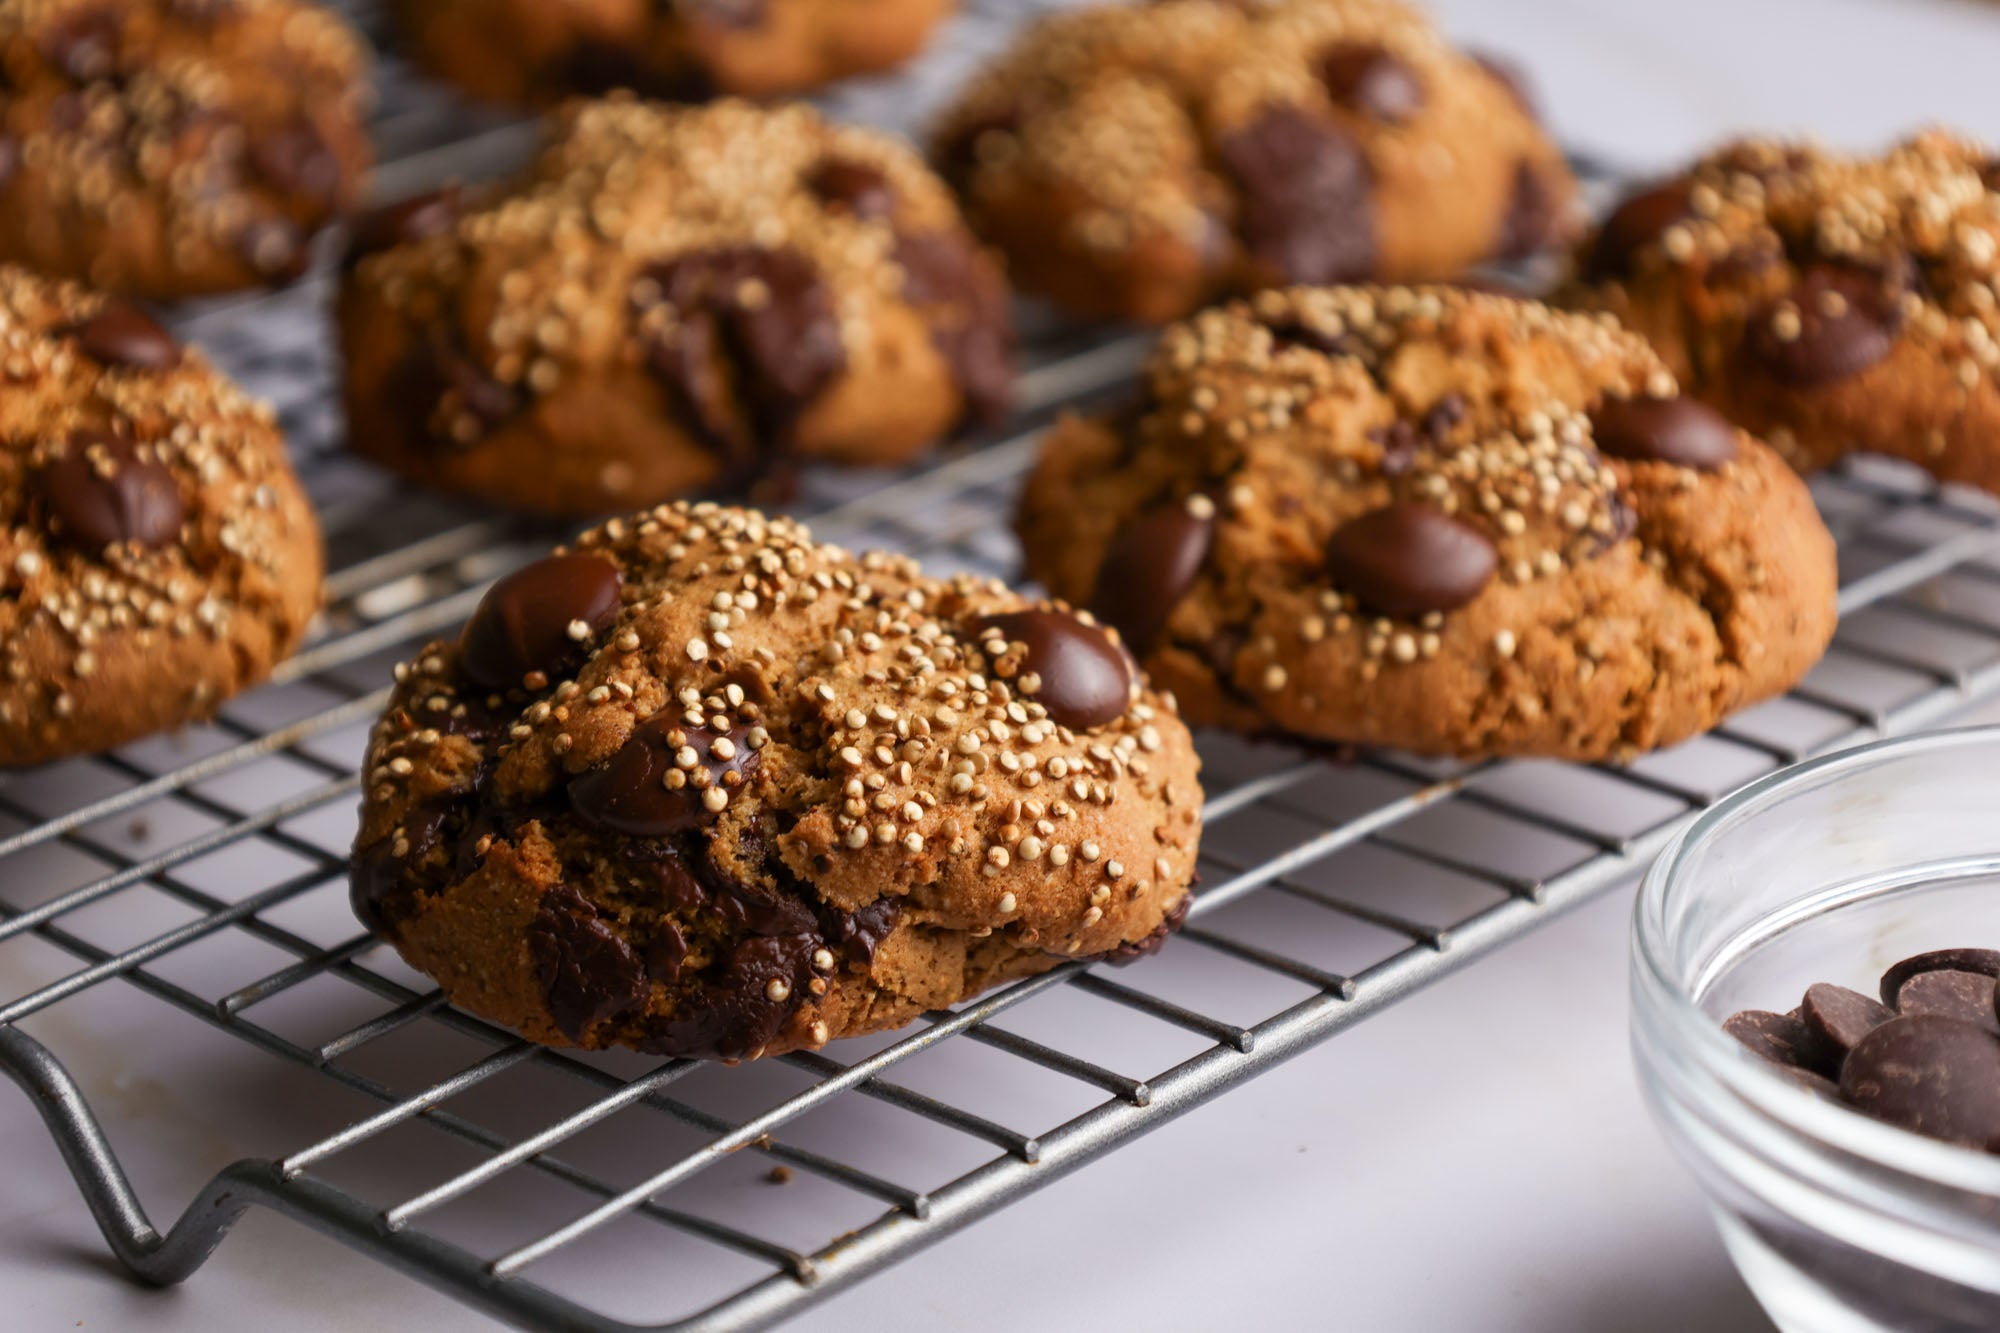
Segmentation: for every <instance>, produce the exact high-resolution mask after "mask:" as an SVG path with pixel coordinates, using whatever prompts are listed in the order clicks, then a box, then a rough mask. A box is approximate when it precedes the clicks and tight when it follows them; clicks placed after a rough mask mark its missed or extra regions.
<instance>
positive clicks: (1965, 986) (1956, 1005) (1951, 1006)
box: [1896, 970, 2000, 1037]
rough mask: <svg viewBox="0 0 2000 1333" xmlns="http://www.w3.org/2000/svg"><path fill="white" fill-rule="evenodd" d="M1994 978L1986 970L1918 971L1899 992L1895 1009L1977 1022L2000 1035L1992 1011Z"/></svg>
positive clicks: (1908, 1013)
mask: <svg viewBox="0 0 2000 1333" xmlns="http://www.w3.org/2000/svg"><path fill="white" fill-rule="evenodd" d="M1993 993H1994V980H1993V978H1992V977H1989V976H1987V975H1986V974H1985V973H1983V972H1957V971H1950V970H1946V971H1941V972H1919V973H1917V974H1916V975H1915V976H1913V977H1911V978H1910V979H1909V980H1908V981H1906V982H1904V983H1903V987H1902V989H1901V990H1899V991H1897V992H1896V1012H1897V1013H1899V1014H1903V1015H1905V1016H1909V1015H1913V1014H1932V1015H1935V1016H1936V1017H1939V1018H1956V1019H1958V1020H1959V1021H1960V1022H1962V1023H1974V1024H1977V1025H1978V1026H1980V1027H1983V1028H1985V1029H1986V1030H1987V1031H1988V1032H1991V1033H1992V1034H1993V1035H1994V1036H1996V1037H2000V1018H1996V1017H1995V1015H1994V1012H1993Z"/></svg>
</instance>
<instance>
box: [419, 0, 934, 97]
mask: <svg viewBox="0 0 2000 1333" xmlns="http://www.w3.org/2000/svg"><path fill="white" fill-rule="evenodd" d="M952 7H953V6H952V0H673V2H672V3H667V2H666V0H395V3H393V4H392V5H391V6H390V10H391V13H392V14H393V15H394V17H395V19H396V21H397V24H398V26H399V27H400V28H401V30H402V32H403V35H404V37H405V39H406V41H407V44H408V46H409V47H410V50H411V52H412V54H413V55H414V56H415V58H416V60H417V63H418V64H419V65H421V66H423V67H424V68H425V69H427V70H429V71H430V72H431V73H433V74H435V75H437V76H438V77H440V78H443V79H448V80H450V81H451V82H453V83H455V84H457V85H458V86H460V87H461V88H464V89H465V90H466V91H468V92H470V93H472V94H473V95H474V96H476V97H484V98H488V99H491V100H495V101H503V102H525V103H532V104H549V103H553V102H557V101H560V100H561V99H562V98H564V97H566V96H568V95H570V94H572V93H607V92H611V91H613V90H615V89H620V88H624V89H630V90H632V91H634V92H637V93H640V94H642V95H644V96H647V97H659V98H665V99H667V100H669V101H679V102H687V101H700V100H703V99H705V98H709V97H714V96H717V95H718V94H727V93H734V94H738V95H740V96H744V97H777V96H782V95H784V94H787V93H801V92H805V91H808V90H810V89H813V88H817V87H819V86H821V85H822V84H827V83H831V82H833V81H835V80H836V79H844V78H848V77H850V76H852V75H856V74H868V73H873V72H875V71H878V70H886V69H891V68H893V67H895V66H897V65H900V64H902V63H903V62H904V61H905V60H907V59H909V58H910V57H911V56H913V55H915V54H916V53H917V51H918V50H920V49H921V48H922V47H923V44H924V41H925V39H926V38H928V37H929V36H930V32H931V29H932V28H934V27H935V26H937V24H938V22H939V21H940V20H942V19H943V18H944V17H945V15H947V14H948V13H950V12H951V10H952Z"/></svg>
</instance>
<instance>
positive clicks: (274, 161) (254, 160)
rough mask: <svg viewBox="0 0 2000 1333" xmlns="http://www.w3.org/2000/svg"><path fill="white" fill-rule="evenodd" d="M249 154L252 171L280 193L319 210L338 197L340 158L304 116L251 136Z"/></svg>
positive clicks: (317, 129)
mask: <svg viewBox="0 0 2000 1333" xmlns="http://www.w3.org/2000/svg"><path fill="white" fill-rule="evenodd" d="M248 152H249V158H250V167H251V169H252V170H253V171H255V172H256V173H257V176H258V178H259V179H260V180H262V181H263V182H264V184H266V185H268V186H269V187H270V188H271V189H273V190H276V191H277V192H278V193H280V194H284V195H290V196H293V197H294V198H297V199H301V200H304V201H306V202H308V203H311V204H315V205H318V206H320V207H326V206H328V205H331V204H332V203H333V202H334V201H335V200H336V199H338V198H339V196H340V159H339V158H338V157H335V156H334V153H333V149H332V147H331V146H330V145H329V144H328V143H327V141H326V137H325V136H324V135H322V134H321V133H320V132H319V126H317V125H315V124H313V122H312V121H311V120H308V119H307V118H306V117H304V116H299V117H297V118H295V119H293V120H291V121H289V122H287V123H286V124H284V125H281V126H279V127H277V128H276V129H272V130H266V131H264V132H263V133H261V134H255V135H252V136H251V139H250V144H249V149H248Z"/></svg>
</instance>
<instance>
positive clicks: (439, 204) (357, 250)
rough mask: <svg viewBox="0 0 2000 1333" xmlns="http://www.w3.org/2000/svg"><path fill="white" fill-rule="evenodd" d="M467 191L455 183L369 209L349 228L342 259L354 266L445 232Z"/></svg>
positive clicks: (451, 223)
mask: <svg viewBox="0 0 2000 1333" xmlns="http://www.w3.org/2000/svg"><path fill="white" fill-rule="evenodd" d="M463 198H464V193H463V191H461V190H460V189H459V188H458V187H457V186H455V185H448V186H446V187H445V188H443V189H441V190H430V191H428V192H426V193H424V194H419V195H412V196H411V197H410V198H408V199H402V200H399V201H397V202H396V203H393V204H384V205H383V206H381V207H380V208H374V209H370V210H369V211H368V212H366V213H363V214H362V215H361V216H360V217H358V218H356V219H355V220H354V221H353V223H352V224H351V225H350V226H349V227H348V230H347V249H346V252H345V253H344V255H343V257H342V262H343V263H344V264H345V265H346V266H347V267H348V268H352V267H354V265H356V264H358V263H360V262H361V261H362V260H363V259H366V258H367V257H368V256H369V255H372V254H379V253H380V252H382V251H384V250H393V249H395V248H396V247H397V246H399V245H409V244H412V243H414V242H417V241H421V240H425V239H426V238H428V237H432V236H438V235H442V234H443V233H444V232H447V231H450V230H451V228H452V226H453V225H454V224H455V223H457V221H458V216H459V209H460V206H461V204H462V202H463Z"/></svg>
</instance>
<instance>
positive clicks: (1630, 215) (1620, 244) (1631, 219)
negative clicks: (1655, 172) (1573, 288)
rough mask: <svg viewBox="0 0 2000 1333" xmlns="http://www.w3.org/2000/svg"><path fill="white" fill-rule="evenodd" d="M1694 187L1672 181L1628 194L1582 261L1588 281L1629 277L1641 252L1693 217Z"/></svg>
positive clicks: (1634, 269)
mask: <svg viewBox="0 0 2000 1333" xmlns="http://www.w3.org/2000/svg"><path fill="white" fill-rule="evenodd" d="M1692 196H1693V186H1692V185H1691V184H1690V183H1689V182H1687V181H1685V180H1670V181H1666V182H1664V183H1663V184H1660V185H1655V186H1652V187H1650V188H1648V189H1644V190H1640V191H1638V192H1637V193H1636V194H1631V195H1628V196H1626V198H1625V200H1624V202H1622V203H1620V204H1619V205H1618V207H1616V208H1614V209H1612V210H1611V215H1610V216H1609V217H1607V218H1605V219H1604V223H1603V225H1602V226H1600V227H1598V229H1597V239H1596V240H1594V241H1592V242H1591V246H1590V255H1589V257H1588V258H1587V259H1585V260H1584V263H1583V276H1584V279H1585V280H1586V281H1588V282H1606V281H1608V280H1610V279H1612V278H1629V277H1631V276H1632V274H1633V273H1634V272H1635V271H1636V268H1637V264H1638V259H1639V252H1640V251H1642V250H1644V249H1645V248H1646V247H1647V246H1649V245H1651V244H1652V243H1653V242H1654V241H1656V240H1658V239H1659V238H1660V237H1661V236H1663V235H1664V234H1665V233H1666V231H1667V229H1668V228H1669V227H1672V226H1673V225H1674V224H1675V223H1677V222H1680V221H1682V220H1684V219H1686V218H1690V217H1692V216H1694V204H1693V203H1692Z"/></svg>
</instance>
